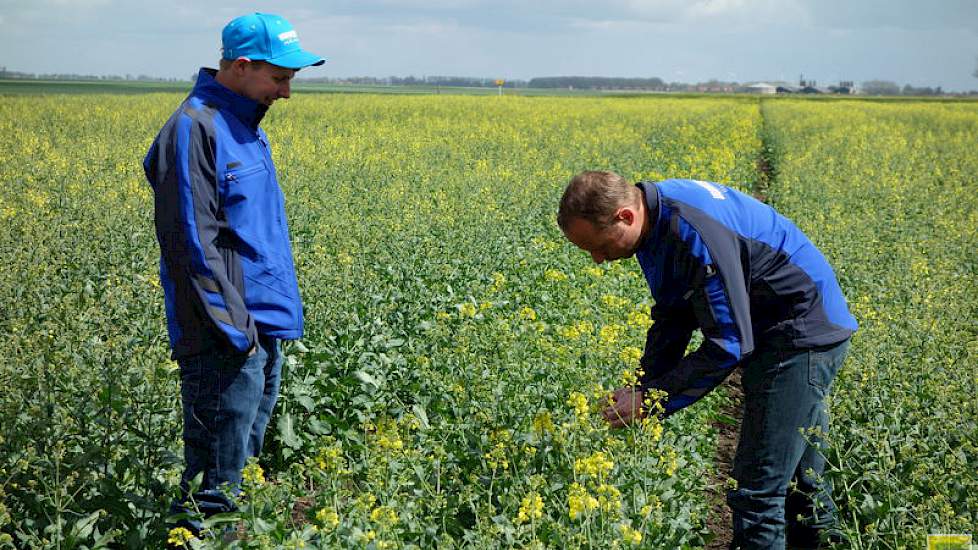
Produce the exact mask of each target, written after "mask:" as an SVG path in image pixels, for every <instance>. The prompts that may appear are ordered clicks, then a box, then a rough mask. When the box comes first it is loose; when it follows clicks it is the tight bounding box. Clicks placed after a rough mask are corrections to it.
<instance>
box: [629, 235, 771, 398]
mask: <svg viewBox="0 0 978 550" xmlns="http://www.w3.org/2000/svg"><path fill="white" fill-rule="evenodd" d="M679 226H680V227H679V235H680V238H681V239H682V242H683V244H684V246H683V249H684V252H683V254H684V255H685V257H684V258H683V261H682V262H681V263H683V264H684V265H686V266H687V267H686V268H685V271H686V273H685V279H686V280H687V281H688V283H689V289H688V291H687V294H686V295H687V296H688V303H689V306H690V310H691V312H692V315H693V317H694V322H695V324H696V325H698V326H699V327H700V329H701V331H702V332H703V343H702V344H701V345H700V347H699V348H698V349H697V350H696V351H694V352H692V353H690V354H688V355H686V356H685V357H683V358H682V359H680V360H679V362H678V365H677V366H676V367H675V368H673V369H670V370H668V371H665V372H659V371H657V372H656V373H655V374H654V375H653V376H652V377H650V379H649V381H648V387H653V388H656V389H659V390H662V391H665V392H666V393H668V394H669V397H668V400H667V401H666V404H665V414H666V415H667V416H668V415H670V414H672V413H674V412H676V411H678V410H680V409H682V408H684V407H687V406H689V405H691V404H693V403H695V402H696V401H698V400H699V399H700V398H701V397H703V396H704V395H706V394H707V393H709V392H710V390H712V389H713V388H715V387H717V386H718V385H719V384H720V383H721V382H723V380H724V379H725V378H726V377H727V376H728V375H730V373H731V372H733V369H734V367H736V366H737V364H738V363H739V362H740V361H741V360H742V359H743V357H744V356H745V355H746V354H747V353H750V351H752V349H753V339H752V336H751V335H750V334H744V329H743V328H742V327H748V330H749V327H750V309H749V306H748V304H749V301H748V300H747V296H746V294H747V289H746V288H745V286H744V285H742V284H740V285H732V284H730V282H731V281H742V280H743V268H742V266H741V263H740V262H739V261H736V260H735V258H736V255H732V256H731V255H729V254H727V255H725V256H716V257H714V256H712V255H711V254H710V251H709V249H707V247H706V245H705V243H704V240H703V238H702V237H701V235H700V234H699V233H698V232H697V231H696V230H695V229H694V228H693V227H692V226H690V225H689V224H688V223H687V222H685V221H680V222H679ZM726 258H730V260H727V259H726Z"/></svg>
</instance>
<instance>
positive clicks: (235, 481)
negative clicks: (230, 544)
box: [170, 336, 282, 533]
mask: <svg viewBox="0 0 978 550" xmlns="http://www.w3.org/2000/svg"><path fill="white" fill-rule="evenodd" d="M178 363H179V365H180V394H181V400H182V402H183V456H184V460H185V463H186V467H185V469H184V471H183V476H182V478H181V481H180V489H181V497H180V498H179V499H178V500H177V501H175V502H174V503H173V504H172V505H171V507H170V514H181V513H191V512H193V511H194V509H195V508H196V509H197V510H198V511H199V512H201V513H202V514H203V515H204V516H205V517H207V516H210V515H212V514H216V513H220V512H228V511H232V510H234V504H233V503H232V502H231V500H230V499H229V498H228V495H229V494H231V495H234V494H237V492H238V488H239V486H240V484H241V469H242V468H243V467H244V465H245V463H246V461H247V460H248V458H250V457H253V456H258V454H259V453H260V452H261V448H262V443H263V442H264V439H265V428H266V427H267V426H268V421H269V419H270V418H271V416H272V409H273V408H274V407H275V401H276V399H277V398H278V390H279V383H280V381H281V373H282V354H281V351H280V346H279V341H278V340H276V339H275V338H268V337H264V336H260V337H259V339H258V348H257V349H256V351H255V353H254V354H253V355H251V356H245V355H233V356H231V355H223V354H220V353H216V352H214V353H203V354H200V355H195V356H192V357H188V358H185V359H180V360H178ZM201 473H203V476H202V479H201V483H200V486H199V487H198V488H197V489H196V491H195V492H194V494H193V496H192V498H188V497H189V496H190V495H189V493H190V482H191V480H193V479H194V478H195V477H196V476H197V475H198V474H201ZM178 525H180V526H183V527H187V528H189V529H191V530H192V531H194V532H195V533H196V532H198V531H199V527H200V523H199V522H198V521H194V520H181V521H180V522H179V523H178Z"/></svg>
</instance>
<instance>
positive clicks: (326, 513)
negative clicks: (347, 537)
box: [316, 508, 340, 530]
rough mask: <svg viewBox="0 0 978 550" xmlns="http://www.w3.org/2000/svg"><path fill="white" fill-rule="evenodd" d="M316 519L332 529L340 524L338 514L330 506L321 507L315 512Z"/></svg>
mask: <svg viewBox="0 0 978 550" xmlns="http://www.w3.org/2000/svg"><path fill="white" fill-rule="evenodd" d="M316 521H318V522H319V523H320V524H321V525H322V526H323V527H325V528H326V529H329V530H333V529H335V528H336V526H337V525H339V524H340V515H339V514H337V513H336V510H333V509H332V508H321V509H320V510H319V511H318V512H316Z"/></svg>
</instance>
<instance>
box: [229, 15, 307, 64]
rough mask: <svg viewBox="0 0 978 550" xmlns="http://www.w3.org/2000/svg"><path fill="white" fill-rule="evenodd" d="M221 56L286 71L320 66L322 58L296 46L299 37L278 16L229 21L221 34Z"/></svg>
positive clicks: (260, 16)
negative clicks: (254, 62) (267, 65)
mask: <svg viewBox="0 0 978 550" xmlns="http://www.w3.org/2000/svg"><path fill="white" fill-rule="evenodd" d="M221 42H222V45H223V49H222V57H224V59H228V60H231V61H233V60H235V59H238V58H239V57H247V58H248V59H250V60H252V61H265V62H267V63H271V64H272V65H277V66H279V67H285V68H286V69H301V68H303V67H308V66H310V65H322V64H323V63H325V62H326V60H325V59H323V58H322V57H319V56H318V55H313V54H311V53H309V52H307V51H305V50H303V49H302V48H301V47H300V46H299V35H298V34H297V33H296V32H295V29H294V28H293V27H292V24H291V23H289V22H288V21H286V19H285V18H284V17H282V16H281V15H274V14H271V13H252V14H248V15H242V16H241V17H237V18H235V19H233V20H232V21H231V22H230V23H228V24H227V26H226V27H224V31H223V32H222V33H221Z"/></svg>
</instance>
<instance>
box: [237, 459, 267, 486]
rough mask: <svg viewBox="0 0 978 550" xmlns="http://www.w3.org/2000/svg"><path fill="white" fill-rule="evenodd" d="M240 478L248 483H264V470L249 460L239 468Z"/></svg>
mask: <svg viewBox="0 0 978 550" xmlns="http://www.w3.org/2000/svg"><path fill="white" fill-rule="evenodd" d="M241 479H242V480H243V481H244V482H245V483H247V484H250V485H262V484H264V483H265V470H263V469H262V467H261V466H260V465H258V463H257V462H251V463H249V464H247V465H246V466H245V467H244V468H242V469H241Z"/></svg>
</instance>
